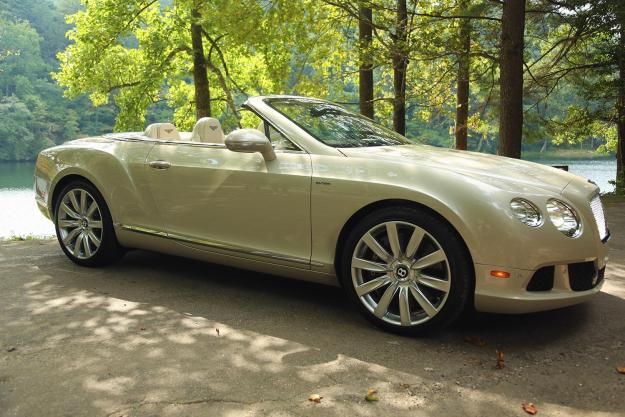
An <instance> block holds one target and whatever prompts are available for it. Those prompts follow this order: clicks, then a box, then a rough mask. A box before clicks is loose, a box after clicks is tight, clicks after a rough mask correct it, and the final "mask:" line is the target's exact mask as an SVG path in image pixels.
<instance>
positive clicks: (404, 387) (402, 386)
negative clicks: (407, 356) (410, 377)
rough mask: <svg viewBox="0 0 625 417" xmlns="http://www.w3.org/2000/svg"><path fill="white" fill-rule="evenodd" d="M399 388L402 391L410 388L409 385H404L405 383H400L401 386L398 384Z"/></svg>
mask: <svg viewBox="0 0 625 417" xmlns="http://www.w3.org/2000/svg"><path fill="white" fill-rule="evenodd" d="M399 387H400V388H402V389H408V388H410V384H406V383H403V382H402V383H401V384H399Z"/></svg>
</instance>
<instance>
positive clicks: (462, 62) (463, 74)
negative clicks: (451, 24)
mask: <svg viewBox="0 0 625 417" xmlns="http://www.w3.org/2000/svg"><path fill="white" fill-rule="evenodd" d="M468 3H469V0H460V2H459V7H460V14H461V15H462V14H466V12H467V8H468ZM459 23H460V27H459V29H458V40H459V44H460V48H459V50H458V86H457V90H456V149H462V150H465V151H466V150H467V133H468V130H467V124H468V121H469V75H470V64H471V61H470V53H471V20H470V19H460V22H459Z"/></svg>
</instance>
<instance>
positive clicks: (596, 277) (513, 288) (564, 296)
mask: <svg viewBox="0 0 625 417" xmlns="http://www.w3.org/2000/svg"><path fill="white" fill-rule="evenodd" d="M595 250H596V251H598V252H599V253H596V254H595V256H591V257H587V258H582V259H576V260H571V261H563V262H546V263H544V264H542V265H539V266H537V267H536V268H533V269H528V270H526V269H510V268H505V267H502V266H497V265H482V264H476V265H475V279H476V282H475V284H476V285H475V288H476V290H475V309H476V310H477V311H482V312H488V313H503V314H517V313H532V312H537V311H544V310H552V309H557V308H561V307H567V306H570V305H574V304H579V303H582V302H585V301H588V300H589V299H590V298H592V297H593V296H594V295H596V294H597V293H598V292H599V291H601V287H602V285H603V277H604V273H605V266H606V262H607V251H608V247H607V245H606V244H601V246H597V247H596V249H595ZM499 270H505V271H507V272H509V273H510V277H509V278H496V277H494V276H492V275H491V271H499Z"/></svg>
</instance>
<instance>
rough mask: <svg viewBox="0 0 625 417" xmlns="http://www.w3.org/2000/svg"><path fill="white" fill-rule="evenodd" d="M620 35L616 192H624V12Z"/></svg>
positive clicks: (621, 14) (621, 17)
mask: <svg viewBox="0 0 625 417" xmlns="http://www.w3.org/2000/svg"><path fill="white" fill-rule="evenodd" d="M619 20H620V26H621V30H620V35H621V39H620V41H619V46H620V47H619V50H618V68H619V80H618V81H619V84H618V99H617V103H616V110H617V117H618V120H617V122H616V123H617V134H618V139H617V143H616V180H617V181H616V192H617V193H619V194H625V171H624V170H625V12H623V13H620V14H619Z"/></svg>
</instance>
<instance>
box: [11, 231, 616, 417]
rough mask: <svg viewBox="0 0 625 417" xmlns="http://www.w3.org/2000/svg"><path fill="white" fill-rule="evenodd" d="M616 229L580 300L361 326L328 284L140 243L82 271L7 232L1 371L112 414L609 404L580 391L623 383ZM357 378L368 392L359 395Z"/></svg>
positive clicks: (471, 410)
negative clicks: (449, 323)
mask: <svg viewBox="0 0 625 417" xmlns="http://www.w3.org/2000/svg"><path fill="white" fill-rule="evenodd" d="M621 243H622V238H621V237H620V235H618V234H615V233H614V232H613V244H614V246H615V249H614V250H613V252H612V253H611V261H610V264H609V266H608V269H607V273H606V283H605V286H604V288H603V291H602V293H601V294H599V295H598V296H597V298H596V299H595V300H593V301H592V302H591V303H589V304H586V305H582V306H576V307H572V308H568V309H562V310H558V311H553V312H545V313H539V314H532V315H523V316H502V315H477V316H476V317H475V318H472V319H468V320H465V321H464V322H461V323H459V324H456V325H454V326H453V327H452V328H451V329H449V330H447V331H445V332H442V333H440V334H436V335H432V336H430V337H427V338H406V337H399V336H395V335H392V334H388V333H384V332H381V331H379V330H377V329H375V328H373V327H372V326H371V325H370V324H369V323H367V322H366V321H365V320H363V319H362V318H361V317H360V316H359V315H358V314H357V313H356V312H355V311H354V310H353V309H352V308H351V307H349V306H348V305H346V299H345V298H344V296H343V294H342V292H341V291H340V289H337V288H332V287H324V286H319V285H315V284H310V283H304V282H296V281H289V280H284V279H280V278H276V277H271V276H266V275H262V274H257V273H253V272H246V271H242V270H237V269H233V268H226V267H221V266H216V265H210V264H203V263H199V262H194V261H189V260H185V259H179V258H174V257H168V256H162V255H156V254H151V253H147V252H141V251H134V252H131V253H129V254H128V255H127V256H126V258H124V260H123V261H122V262H120V263H119V264H117V265H115V266H113V267H110V268H106V269H101V270H92V269H88V268H79V267H75V266H73V265H71V264H70V263H69V262H68V261H67V260H66V259H65V258H64V257H62V256H61V254H60V251H59V249H58V247H57V245H56V242H49V243H46V244H44V245H39V246H38V247H36V250H37V252H38V253H40V255H39V256H36V257H33V256H31V255H27V253H28V252H27V251H26V250H25V249H24V247H25V245H26V246H27V245H29V244H30V245H35V244H34V243H29V242H26V243H22V244H20V245H17V246H15V245H8V246H5V247H2V248H0V250H2V251H3V252H2V255H3V256H6V257H7V258H11V259H12V262H11V263H10V264H6V265H3V277H7V278H5V279H4V280H3V281H2V282H1V283H0V285H2V288H0V290H2V291H1V292H0V294H3V295H0V297H4V298H3V299H2V300H1V301H2V303H3V305H4V306H5V310H4V314H2V317H1V318H0V320H2V327H3V328H4V329H6V332H5V333H6V338H7V340H8V343H12V344H15V345H16V347H17V350H16V351H15V352H13V353H10V354H8V353H7V354H6V355H12V356H7V357H6V358H7V359H6V360H5V362H4V364H5V365H6V366H5V370H3V371H2V373H3V374H6V375H8V376H10V377H11V378H17V379H15V382H14V383H13V385H12V386H15V390H16V391H15V393H14V394H12V395H27V394H26V393H27V392H38V393H45V394H42V395H45V398H46V399H47V403H46V404H40V403H22V406H23V407H27V408H24V409H23V411H22V412H23V413H27V414H29V415H38V414H42V413H43V412H44V411H43V410H45V408H44V407H48V406H52V407H54V406H55V404H56V405H58V407H60V409H67V407H70V405H71V404H76V406H78V404H80V407H81V409H82V410H83V412H86V413H88V414H91V415H110V416H114V415H117V416H119V415H127V416H149V415H159V416H168V415H171V416H174V415H175V416H179V415H185V416H187V415H195V414H198V415H214V416H244V415H245V416H249V415H266V416H274V415H275V416H284V415H307V416H308V415H323V416H347V415H349V416H372V417H373V416H378V415H380V414H381V410H384V411H383V413H384V414H392V415H421V414H424V415H425V414H427V415H435V416H448V415H454V414H456V415H457V413H458V410H462V413H463V414H470V415H517V414H518V413H519V412H520V405H521V403H523V402H528V401H531V402H534V403H537V404H538V405H539V410H540V413H541V414H543V413H544V415H567V416H587V415H596V416H606V417H607V416H610V417H611V416H617V415H620V414H622V404H621V403H620V401H619V399H618V398H617V397H615V396H614V391H613V390H612V391H610V390H599V391H597V390H595V391H593V392H594V393H595V394H593V395H597V396H598V397H600V398H601V401H600V402H595V403H594V404H601V405H600V406H596V405H595V406H592V407H591V406H589V405H588V404H587V403H586V402H585V401H584V400H583V396H582V395H580V394H581V393H582V392H584V390H586V389H587V384H593V380H592V379H590V380H589V378H599V379H597V380H600V381H601V383H602V384H612V385H613V386H615V387H618V384H620V383H622V381H621V380H620V379H619V375H617V374H616V373H615V372H614V366H615V365H616V364H621V363H623V361H625V357H622V352H623V351H624V350H623V349H625V331H624V329H623V324H622V321H621V320H608V319H607V317H622V316H624V315H625V294H624V292H625V284H624V281H625V278H624V277H625V274H624V273H623V272H624V271H625V265H624V264H623V259H625V256H623V254H622V252H621V247H620V245H621ZM24 271H27V272H24ZM15 289H17V290H18V291H17V292H16V291H15ZM469 335H475V336H479V337H480V338H482V339H484V340H485V342H486V346H485V347H478V346H473V345H471V344H469V343H466V342H465V341H464V338H465V337H466V336H469ZM582 346H583V348H582ZM495 350H502V351H504V352H505V354H506V368H504V369H502V370H498V369H496V367H495V354H494V351H495ZM619 352H620V353H619ZM619 355H620V356H619ZM34 375H37V377H34ZM0 376H1V375H0ZM537 378H538V380H539V381H544V380H546V381H549V385H548V386H546V385H545V384H544V382H541V383H537V382H536V381H537ZM541 378H542V379H541ZM26 380H27V381H28V382H26ZM18 381H21V382H19V383H18ZM594 384H595V385H596V383H594ZM549 387H557V389H551V388H549ZM368 388H376V389H377V390H378V393H379V396H380V401H379V402H377V403H367V402H366V401H365V400H364V395H365V393H366V391H367V389H368ZM68 390H69V391H68ZM20 393H22V394H20ZM312 393H318V394H320V395H321V396H323V397H324V398H323V400H322V401H321V403H320V404H313V403H311V402H309V401H307V398H308V396H309V395H310V394H312ZM70 408H71V407H70Z"/></svg>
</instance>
